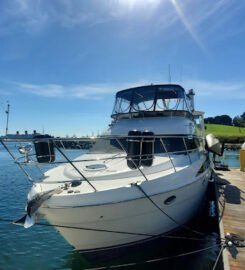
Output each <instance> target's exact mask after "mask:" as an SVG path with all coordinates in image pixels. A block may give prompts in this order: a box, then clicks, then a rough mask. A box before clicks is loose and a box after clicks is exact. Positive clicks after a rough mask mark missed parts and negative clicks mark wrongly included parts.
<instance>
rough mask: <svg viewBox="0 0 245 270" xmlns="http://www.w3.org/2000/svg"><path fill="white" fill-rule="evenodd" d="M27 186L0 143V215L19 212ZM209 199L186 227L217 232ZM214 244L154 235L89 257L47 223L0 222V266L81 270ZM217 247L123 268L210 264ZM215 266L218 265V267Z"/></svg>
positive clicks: (19, 214) (6, 216)
mask: <svg viewBox="0 0 245 270" xmlns="http://www.w3.org/2000/svg"><path fill="white" fill-rule="evenodd" d="M229 160H230V159H229ZM229 162H230V161H229ZM232 162H233V161H232ZM232 164H233V163H232ZM30 187H31V184H30V183H29V182H28V181H27V179H26V177H25V176H24V174H23V172H21V171H20V170H19V168H18V167H17V166H16V165H14V164H13V161H12V160H11V158H10V157H9V156H8V154H7V153H6V152H5V151H3V149H2V148H0V218H3V219H9V220H16V219H18V218H20V217H22V216H23V215H24V212H25V211H24V208H25V203H26V195H27V192H28V190H29V189H30ZM208 204H209V203H207V204H206V207H205V208H204V210H203V212H202V213H201V214H200V217H199V219H197V220H195V221H193V222H192V224H191V225H190V226H192V227H194V228H195V229H196V230H199V231H202V232H203V233H205V234H212V235H217V227H216V225H217V223H216V222H215V219H214V218H213V217H209V216H208ZM212 207H213V203H212ZM212 211H213V209H212ZM176 235H180V236H187V237H200V236H198V235H193V234H192V233H188V232H186V231H185V232H178V233H177V234H176ZM214 244H215V241H214V240H210V239H209V238H208V237H206V239H205V241H189V240H188V241H186V240H173V239H171V240H158V241H155V242H153V243H150V244H147V245H145V246H143V247H142V246H140V247H137V248H135V249H133V250H130V251H129V252H125V251H124V253H122V252H119V253H116V252H115V253H114V254H111V255H107V256H106V257H104V256H103V257H102V256H97V257H96V258H94V257H93V258H89V257H86V256H83V255H81V254H79V253H78V252H76V251H74V250H73V248H72V247H71V246H70V245H69V244H68V243H67V242H66V241H65V240H64V239H63V238H62V237H61V236H60V234H59V233H58V232H56V230H55V229H53V228H52V227H41V226H33V227H31V228H30V229H28V230H27V229H24V228H23V227H21V226H16V225H12V224H9V223H7V222H2V221H0V270H16V269H18V270H22V269H23V270H30V269H36V270H39V269H40V270H41V269H42V270H49V269H59V270H61V269H63V270H69V269H73V270H78V269H79V270H81V269H86V268H90V267H97V266H104V265H113V264H121V263H128V262H141V261H145V260H147V259H152V258H160V257H166V256H173V255H176V254H179V253H183V252H188V251H191V250H196V249H200V248H204V247H208V246H211V245H214ZM218 252H219V249H218V248H213V249H211V250H209V251H205V252H202V253H199V254H197V255H191V256H188V257H180V258H178V259H171V260H164V261H162V262H158V263H151V264H149V263H148V264H140V265H139V266H136V267H132V266H131V267H127V268H124V269H163V268H164V269H186V270H187V269H198V270H205V269H212V266H213V265H214V262H215V260H216V256H217V254H218ZM218 269H221V266H219V268H218Z"/></svg>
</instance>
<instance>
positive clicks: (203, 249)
mask: <svg viewBox="0 0 245 270" xmlns="http://www.w3.org/2000/svg"><path fill="white" fill-rule="evenodd" d="M219 246H221V244H216V245H212V246H209V247H206V248H202V249H196V250H193V251H190V252H184V253H180V254H177V255H173V256H168V257H161V258H155V259H150V260H145V261H140V262H131V263H125V264H115V265H109V266H100V267H95V268H86V269H84V270H104V269H117V268H122V267H125V268H127V267H132V266H137V265H141V264H151V263H157V262H162V261H166V260H172V259H176V258H180V257H185V256H190V255H193V254H197V253H201V252H204V251H208V250H210V249H213V248H216V247H219Z"/></svg>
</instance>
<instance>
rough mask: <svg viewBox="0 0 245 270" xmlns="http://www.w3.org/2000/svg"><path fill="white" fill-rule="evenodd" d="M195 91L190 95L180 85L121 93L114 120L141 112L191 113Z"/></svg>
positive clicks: (115, 106) (150, 87)
mask: <svg viewBox="0 0 245 270" xmlns="http://www.w3.org/2000/svg"><path fill="white" fill-rule="evenodd" d="M193 95H194V93H193V91H190V92H189V93H188V94H186V93H185V90H184V88H183V87H181V86H180V85H175V84H163V85H148V86H141V87H136V88H130V89H126V90H122V91H119V92H118V93H117V95H116V101H115V105H114V109H113V112H112V118H117V116H118V115H121V114H134V113H139V112H164V111H185V112H189V113H191V112H192V111H193V110H194V106H193Z"/></svg>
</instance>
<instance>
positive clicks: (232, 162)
mask: <svg viewBox="0 0 245 270" xmlns="http://www.w3.org/2000/svg"><path fill="white" fill-rule="evenodd" d="M217 160H220V161H221V162H222V163H224V164H226V165H228V166H229V167H230V168H239V167H240V161H239V150H225V151H224V155H223V157H218V158H217Z"/></svg>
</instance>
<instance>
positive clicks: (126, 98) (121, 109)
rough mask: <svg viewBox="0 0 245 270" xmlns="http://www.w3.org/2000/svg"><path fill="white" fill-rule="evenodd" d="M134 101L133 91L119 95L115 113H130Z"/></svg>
mask: <svg viewBox="0 0 245 270" xmlns="http://www.w3.org/2000/svg"><path fill="white" fill-rule="evenodd" d="M131 100H132V91H125V92H121V93H119V95H118V96H117V99H116V104H115V106H114V109H113V111H114V113H128V112H129V111H130V105H131Z"/></svg>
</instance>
